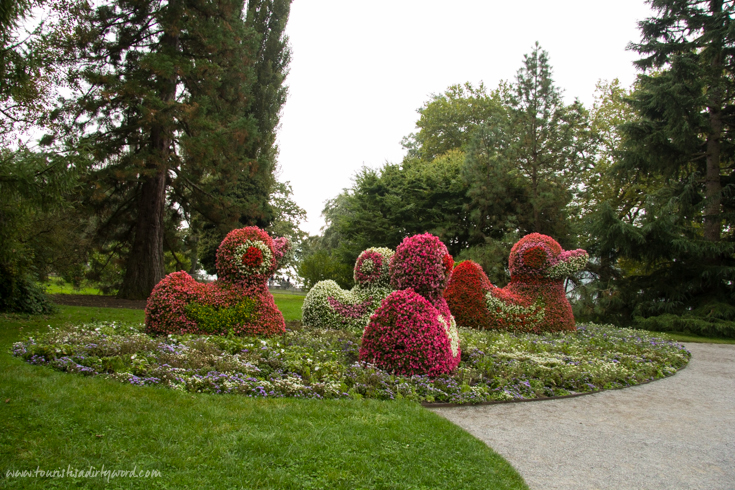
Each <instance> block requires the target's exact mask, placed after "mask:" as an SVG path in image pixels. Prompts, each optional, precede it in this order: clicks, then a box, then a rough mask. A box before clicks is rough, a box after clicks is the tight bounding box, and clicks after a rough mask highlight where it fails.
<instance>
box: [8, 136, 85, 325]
mask: <svg viewBox="0 0 735 490" xmlns="http://www.w3.org/2000/svg"><path fill="white" fill-rule="evenodd" d="M86 164H87V162H86V161H84V160H82V159H72V158H65V157H63V156H60V155H54V154H50V153H40V152H38V153H34V152H31V151H29V150H27V149H24V148H21V149H19V150H17V151H14V152H11V151H8V150H2V149H0V271H1V274H0V282H1V283H2V288H1V289H2V292H1V293H0V311H23V312H27V313H44V312H46V311H48V309H49V308H50V305H48V304H47V301H46V300H45V299H44V296H43V293H42V291H40V289H39V288H38V287H36V286H34V285H33V282H34V279H43V278H44V277H45V276H46V274H48V272H49V269H50V268H53V269H54V270H57V271H59V272H60V273H68V274H70V273H71V271H72V270H73V269H74V268H75V267H76V266H77V265H78V264H79V263H80V262H81V261H82V260H83V259H84V251H85V249H84V240H83V239H81V238H80V237H79V236H78V235H77V234H76V233H75V232H78V231H80V228H81V227H82V226H80V224H79V223H76V222H75V221H74V220H75V218H77V217H78V214H77V213H76V211H75V210H74V209H73V208H72V204H71V202H70V199H71V197H72V196H73V195H74V193H75V192H76V191H77V189H78V176H79V174H80V173H81V172H82V171H83V170H84V166H85V165H86ZM70 275H71V274H70Z"/></svg>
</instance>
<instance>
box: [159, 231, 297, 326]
mask: <svg viewBox="0 0 735 490" xmlns="http://www.w3.org/2000/svg"><path fill="white" fill-rule="evenodd" d="M288 248H289V244H288V241H287V240H286V239H285V238H278V239H276V240H273V239H271V237H270V236H269V235H268V233H266V232H265V231H263V230H261V229H260V228H257V227H255V226H250V227H246V228H241V229H237V230H233V231H231V232H230V233H228V234H227V236H226V237H225V239H224V240H223V241H222V243H221V244H220V246H219V248H218V249H217V276H218V279H217V280H216V281H214V282H211V283H200V282H197V281H195V280H194V278H192V277H191V276H190V275H189V274H187V273H186V272H184V271H179V272H174V273H172V274H169V275H168V276H166V277H164V278H163V279H162V280H161V282H159V283H158V284H157V285H156V287H154V288H153V292H151V295H150V297H149V298H148V304H147V305H146V310H145V325H146V332H148V333H151V334H156V335H162V334H172V333H175V334H185V333H196V334H214V335H225V334H228V333H233V334H235V335H273V334H277V333H283V332H285V331H286V325H285V322H284V320H283V315H282V314H281V312H280V311H279V310H278V308H277V307H276V303H275V301H274V300H273V295H272V294H271V293H270V291H268V279H269V278H270V277H271V276H272V275H273V274H274V273H275V271H276V270H277V269H278V267H279V265H280V264H281V263H282V262H283V258H284V255H285V254H286V252H287V251H288Z"/></svg>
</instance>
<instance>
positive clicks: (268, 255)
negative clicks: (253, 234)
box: [235, 240, 273, 275]
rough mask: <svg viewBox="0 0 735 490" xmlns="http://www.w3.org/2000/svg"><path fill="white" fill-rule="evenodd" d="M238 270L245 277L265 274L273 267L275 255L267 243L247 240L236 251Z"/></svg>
mask: <svg viewBox="0 0 735 490" xmlns="http://www.w3.org/2000/svg"><path fill="white" fill-rule="evenodd" d="M235 260H236V261H237V268H238V269H239V270H240V272H241V273H243V274H245V275H251V274H263V273H265V272H266V271H268V269H269V268H270V266H271V263H272V260H273V253H272V252H271V249H270V248H269V247H268V245H266V244H265V243H263V242H261V241H255V240H246V241H245V243H243V244H241V245H239V246H238V247H237V248H236V249H235Z"/></svg>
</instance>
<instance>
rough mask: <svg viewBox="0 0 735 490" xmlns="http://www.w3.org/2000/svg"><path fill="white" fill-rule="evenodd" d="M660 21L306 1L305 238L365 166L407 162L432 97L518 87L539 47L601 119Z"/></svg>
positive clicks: (284, 157)
mask: <svg viewBox="0 0 735 490" xmlns="http://www.w3.org/2000/svg"><path fill="white" fill-rule="evenodd" d="M652 15H653V13H652V11H651V10H650V9H649V7H648V4H645V3H644V1H643V0H617V1H616V2H602V1H600V0H551V1H550V0H526V1H523V2H508V1H502V2H501V1H497V0H453V1H451V2H449V1H446V0H445V1H441V2H440V1H435V0H371V1H369V2H368V1H361V2H357V1H355V0H294V2H293V4H292V6H291V16H290V19H289V24H288V28H287V34H288V35H289V37H290V42H291V47H292V50H293V59H292V62H291V71H290V74H289V76H288V78H287V85H288V86H289V97H288V100H287V102H286V105H285V107H284V109H283V114H282V118H281V129H280V132H279V136H278V145H279V148H280V157H279V163H280V165H281V170H282V171H281V175H280V176H279V179H280V180H286V181H290V182H291V185H292V186H293V190H294V200H295V201H296V203H297V204H299V205H300V206H301V207H302V208H304V209H305V210H306V211H307V213H308V222H307V223H306V224H305V225H303V226H302V228H303V229H304V230H305V231H307V232H309V233H310V234H312V235H315V234H318V232H319V229H320V227H322V226H323V225H324V221H323V219H322V217H321V211H322V209H323V207H324V203H325V201H326V200H327V199H331V198H333V197H335V196H336V195H337V194H338V193H339V192H340V191H341V190H342V189H343V188H345V187H350V186H351V184H352V177H353V176H354V175H355V173H356V172H357V171H358V170H359V169H360V167H361V166H362V165H366V166H368V167H373V168H377V167H380V166H382V165H383V164H384V163H385V162H386V161H388V162H392V163H398V162H400V161H401V160H402V158H403V155H404V153H405V152H404V150H403V149H402V148H401V145H400V141H401V138H403V137H404V136H406V135H408V134H409V133H411V132H415V130H416V128H415V123H416V121H417V119H418V114H417V113H416V109H418V108H419V107H421V106H422V105H423V104H424V102H426V101H427V100H428V99H429V97H430V95H431V94H433V93H442V92H443V91H444V90H445V89H446V88H447V87H448V86H450V85H453V84H458V83H464V82H471V83H472V84H473V85H477V84H478V83H479V82H480V81H484V82H485V85H486V86H487V87H488V89H490V90H492V89H494V88H495V87H497V85H498V83H499V82H500V81H501V80H508V81H514V80H515V74H516V72H517V71H518V69H519V68H520V67H521V65H522V63H523V55H524V54H527V53H530V51H531V49H532V47H533V44H534V42H536V41H538V42H539V43H540V44H541V47H542V48H543V49H544V50H546V51H547V52H548V53H549V59H550V64H551V66H552V67H553V69H554V71H553V78H554V80H555V82H556V85H557V86H558V87H559V88H561V89H562V90H564V96H565V99H566V101H567V102H572V101H573V100H574V98H575V97H576V98H579V99H580V100H581V101H582V102H583V103H584V104H585V106H587V107H590V106H591V104H592V95H593V93H594V89H595V84H596V82H597V81H598V80H600V79H603V80H612V79H614V78H619V79H620V81H621V83H622V84H623V86H629V85H630V84H632V82H633V81H634V79H635V75H636V70H635V69H634V67H633V65H632V61H634V60H636V59H637V58H638V56H637V55H636V54H635V53H633V52H629V51H626V50H625V47H626V46H627V44H628V43H629V42H631V41H635V42H637V41H638V40H639V39H640V33H639V31H638V27H637V21H639V20H643V19H645V18H647V17H650V16H652Z"/></svg>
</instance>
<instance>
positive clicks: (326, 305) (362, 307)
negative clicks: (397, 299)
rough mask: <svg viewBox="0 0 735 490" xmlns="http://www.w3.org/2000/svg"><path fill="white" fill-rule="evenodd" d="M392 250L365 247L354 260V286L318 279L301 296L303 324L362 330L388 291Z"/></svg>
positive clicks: (389, 289) (389, 288)
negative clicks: (303, 296) (302, 300)
mask: <svg viewBox="0 0 735 490" xmlns="http://www.w3.org/2000/svg"><path fill="white" fill-rule="evenodd" d="M393 254H394V252H393V250H391V249H389V248H384V247H376V248H368V249H367V250H365V251H363V252H362V253H361V254H360V256H359V257H358V258H357V261H356V262H355V269H354V272H353V278H354V280H355V286H354V287H353V288H352V289H350V290H345V289H342V288H341V287H339V285H338V284H337V283H336V282H334V281H332V280H327V281H319V282H318V283H316V284H315V285H314V287H313V288H311V290H310V291H309V293H308V294H307V295H306V298H304V304H303V305H302V307H301V317H302V320H301V321H302V322H303V324H304V325H308V326H311V327H320V328H339V329H342V328H352V329H359V330H363V329H364V328H365V327H366V326H367V324H368V320H369V319H370V315H372V314H373V313H374V312H375V310H376V308H377V307H378V306H379V305H380V302H381V301H383V299H385V297H386V296H388V294H390V292H391V291H392V289H391V287H390V264H391V260H392V259H393Z"/></svg>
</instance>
